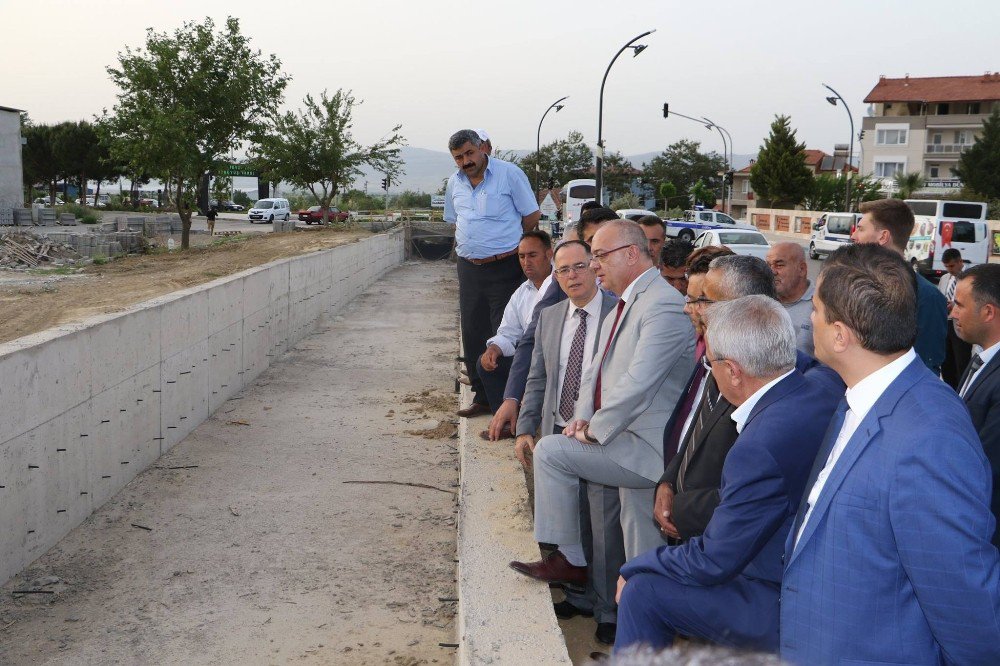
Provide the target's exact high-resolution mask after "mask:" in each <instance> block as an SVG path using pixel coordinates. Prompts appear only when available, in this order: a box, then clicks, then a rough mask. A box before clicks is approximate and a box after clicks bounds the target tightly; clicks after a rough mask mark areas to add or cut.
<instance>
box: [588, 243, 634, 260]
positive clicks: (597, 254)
mask: <svg viewBox="0 0 1000 666" xmlns="http://www.w3.org/2000/svg"><path fill="white" fill-rule="evenodd" d="M633 245H635V243H628V244H626V245H619V246H618V247H616V248H614V249H612V250H608V251H607V252H595V253H594V258H593V259H591V261H596V262H597V263H599V264H602V263H604V257H606V256H608V255H609V254H611V253H612V252H617V251H618V250H624V249H625V248H627V247H632V246H633Z"/></svg>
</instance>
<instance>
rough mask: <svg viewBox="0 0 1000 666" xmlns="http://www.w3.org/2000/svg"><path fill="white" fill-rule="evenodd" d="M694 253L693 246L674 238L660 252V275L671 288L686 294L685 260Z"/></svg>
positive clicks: (688, 242)
mask: <svg viewBox="0 0 1000 666" xmlns="http://www.w3.org/2000/svg"><path fill="white" fill-rule="evenodd" d="M692 252H694V245H693V244H692V243H691V242H690V241H687V240H684V239H683V238H674V239H672V240H669V241H667V242H666V243H664V244H663V248H662V249H661V250H660V275H661V276H662V277H663V279H664V280H666V281H667V284H669V285H670V286H671V287H673V288H674V289H676V290H677V291H679V292H681V295H682V296H683V295H686V294H687V287H688V277H687V265H686V264H687V260H688V257H690V256H691V253H692Z"/></svg>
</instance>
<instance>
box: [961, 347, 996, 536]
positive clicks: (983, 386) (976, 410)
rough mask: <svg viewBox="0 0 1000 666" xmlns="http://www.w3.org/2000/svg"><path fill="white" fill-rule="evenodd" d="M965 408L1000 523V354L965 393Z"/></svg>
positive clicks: (991, 360) (992, 503) (991, 502)
mask: <svg viewBox="0 0 1000 666" xmlns="http://www.w3.org/2000/svg"><path fill="white" fill-rule="evenodd" d="M965 406H966V407H968V408H969V414H971V415H972V425H973V426H975V428H976V430H977V431H978V432H979V439H980V441H981V442H982V443H983V452H984V453H985V454H986V459H987V460H989V462H990V468H991V469H992V472H993V498H992V500H991V501H990V508H991V509H992V511H993V516H994V517H995V518H996V519H997V522H998V523H1000V354H997V355H996V356H994V357H993V358H991V359H990V362H989V363H987V364H986V365H985V366H983V369H982V370H980V372H979V376H978V377H976V381H974V382H973V383H972V385H971V386H969V390H968V391H966V392H965ZM993 545H994V546H997V547H998V548H1000V529H997V530H995V531H994V532H993Z"/></svg>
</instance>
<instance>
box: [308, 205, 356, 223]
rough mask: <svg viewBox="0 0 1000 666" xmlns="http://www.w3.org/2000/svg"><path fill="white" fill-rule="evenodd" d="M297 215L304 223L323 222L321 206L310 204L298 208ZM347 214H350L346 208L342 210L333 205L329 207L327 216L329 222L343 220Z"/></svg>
mask: <svg viewBox="0 0 1000 666" xmlns="http://www.w3.org/2000/svg"><path fill="white" fill-rule="evenodd" d="M298 215H299V220H301V221H302V222H305V223H306V224H312V223H313V222H316V223H317V224H322V223H323V208H322V207H321V206H310V207H309V208H306V209H305V210H300V211H299V212H298ZM349 215H350V214H349V213H348V212H347V211H346V210H344V211H342V210H340V209H339V208H336V207H334V208H331V209H330V214H329V218H330V221H331V222H343V221H345V220H346V219H347V218H348V216H349Z"/></svg>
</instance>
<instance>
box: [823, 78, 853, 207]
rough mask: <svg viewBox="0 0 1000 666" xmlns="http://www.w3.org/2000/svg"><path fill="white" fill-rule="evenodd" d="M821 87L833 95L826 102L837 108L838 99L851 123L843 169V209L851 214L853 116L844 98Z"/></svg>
mask: <svg viewBox="0 0 1000 666" xmlns="http://www.w3.org/2000/svg"><path fill="white" fill-rule="evenodd" d="M823 87H824V88H826V89H827V90H829V91H830V92H832V93H833V95H834V96H832V97H827V98H826V101H827V102H829V103H830V104H832V105H833V106H837V100H838V99H839V100H840V103H841V104H842V105H843V106H844V109H845V110H846V111H847V119H848V120H849V121H850V123H851V141H850V143H849V144H848V146H849V147H848V149H847V168H846V169H845V171H846V172H847V177H846V178H845V180H846V181H847V187H846V188H845V194H844V208H846V209H847V212H851V208H852V206H851V176H852V175H853V166H854V165H853V162H854V116H853V115H851V107H849V106H848V105H847V102H845V101H844V98H843V97H841V96H840V93H839V92H837V91H836V90H834V89H833V88H831V87H830V86H828V85H826V84H825V83H824V84H823Z"/></svg>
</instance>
